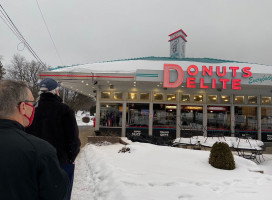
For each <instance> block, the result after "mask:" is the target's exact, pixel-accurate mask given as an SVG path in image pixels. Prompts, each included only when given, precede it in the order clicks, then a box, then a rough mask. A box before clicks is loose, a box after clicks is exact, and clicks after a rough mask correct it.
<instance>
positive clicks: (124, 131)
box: [122, 101, 127, 137]
mask: <svg viewBox="0 0 272 200" xmlns="http://www.w3.org/2000/svg"><path fill="white" fill-rule="evenodd" d="M126 108H127V102H126V101H124V102H123V108H122V137H126V116H127V109H126Z"/></svg>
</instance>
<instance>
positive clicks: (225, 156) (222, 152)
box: [209, 142, 235, 170]
mask: <svg viewBox="0 0 272 200" xmlns="http://www.w3.org/2000/svg"><path fill="white" fill-rule="evenodd" d="M209 163H210V164H211V165H212V166H213V167H215V168H218V169H227V170H233V169H235V161H234V158H233V155H232V152H231V150H230V148H229V145H228V144H227V143H225V142H216V143H215V144H214V145H213V146H212V149H211V153H210V158H209Z"/></svg>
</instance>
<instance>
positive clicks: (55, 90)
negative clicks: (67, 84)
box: [39, 87, 59, 94]
mask: <svg viewBox="0 0 272 200" xmlns="http://www.w3.org/2000/svg"><path fill="white" fill-rule="evenodd" d="M57 90H59V87H56V88H55V89H54V90H50V91H49V90H40V92H39V94H42V93H52V94H56V93H57Z"/></svg>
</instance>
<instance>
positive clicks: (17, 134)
mask: <svg viewBox="0 0 272 200" xmlns="http://www.w3.org/2000/svg"><path fill="white" fill-rule="evenodd" d="M34 104H35V101H34V98H33V96H32V93H31V91H30V90H29V89H28V87H27V85H26V84H25V83H23V82H17V81H11V80H2V81H0V155H1V159H0V198H1V199H3V200H9V199H12V200H23V199H27V200H32V199H33V200H37V199H50V200H60V199H61V200H64V199H66V196H67V193H68V186H69V180H68V177H67V175H66V173H65V172H64V171H63V170H62V169H61V168H60V165H59V163H58V160H57V155H56V150H55V149H54V148H53V147H52V146H51V145H50V144H49V143H48V142H46V141H44V140H41V139H39V138H37V137H34V136H32V135H29V134H27V133H26V132H25V131H24V127H27V126H30V125H31V123H32V120H33V117H34V113H35V108H34Z"/></svg>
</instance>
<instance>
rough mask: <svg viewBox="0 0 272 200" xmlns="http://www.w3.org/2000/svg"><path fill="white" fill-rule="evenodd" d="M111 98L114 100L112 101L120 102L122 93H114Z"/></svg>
mask: <svg viewBox="0 0 272 200" xmlns="http://www.w3.org/2000/svg"><path fill="white" fill-rule="evenodd" d="M113 98H114V100H122V99H123V93H122V92H114V96H113Z"/></svg>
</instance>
